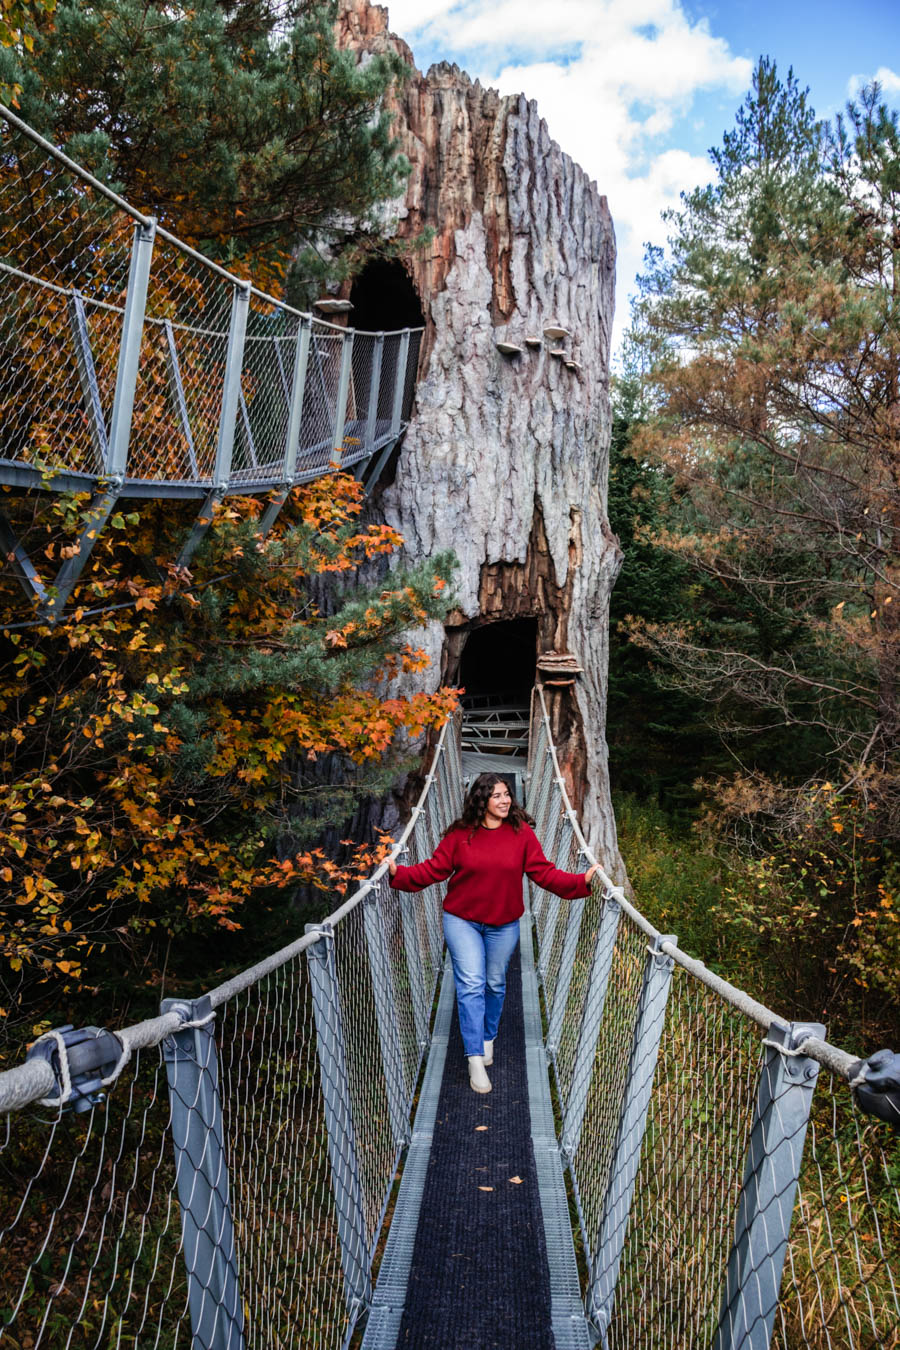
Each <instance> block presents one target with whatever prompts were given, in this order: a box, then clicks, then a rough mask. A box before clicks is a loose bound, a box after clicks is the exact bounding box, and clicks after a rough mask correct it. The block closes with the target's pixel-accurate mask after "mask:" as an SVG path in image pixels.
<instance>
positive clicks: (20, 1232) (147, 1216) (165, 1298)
mask: <svg viewBox="0 0 900 1350" xmlns="http://www.w3.org/2000/svg"><path fill="white" fill-rule="evenodd" d="M170 1123H171V1121H170V1108H169V1094H168V1090H167V1082H166V1069H165V1065H164V1063H163V1061H162V1056H161V1054H160V1051H159V1050H158V1049H154V1050H149V1051H146V1052H143V1053H140V1052H139V1053H138V1055H137V1056H136V1057H135V1060H134V1061H133V1062H132V1064H131V1065H130V1066H129V1068H128V1070H127V1071H126V1072H125V1073H124V1074H123V1075H122V1076H121V1078H120V1079H119V1082H118V1083H117V1085H116V1090H115V1092H114V1093H113V1094H112V1095H111V1096H110V1098H109V1099H108V1100H107V1101H106V1102H104V1103H102V1104H100V1105H98V1106H95V1107H94V1109H93V1110H91V1111H89V1112H87V1113H84V1114H80V1115H72V1114H70V1113H66V1112H63V1113H60V1112H59V1111H58V1110H54V1109H52V1108H43V1109H42V1108H40V1107H36V1108H33V1110H32V1111H28V1112H19V1113H16V1114H14V1115H9V1116H7V1117H6V1119H5V1120H4V1122H3V1125H2V1126H0V1132H2V1133H0V1140H2V1147H0V1192H2V1193H0V1200H2V1207H0V1213H2V1214H3V1229H2V1232H0V1251H2V1267H3V1273H4V1279H3V1292H2V1295H0V1297H2V1316H0V1345H3V1346H6V1345H8V1346H10V1347H16V1350H18V1347H20V1346H21V1347H38V1346H42V1347H48V1350H61V1347H66V1348H68V1347H69V1346H78V1347H82V1346H92V1347H100V1346H104V1347H105V1346H107V1345H109V1344H116V1343H122V1342H124V1343H127V1344H138V1343H139V1344H141V1345H143V1346H148V1347H149V1346H163V1347H169V1346H176V1345H182V1346H189V1345H190V1339H191V1338H190V1320H189V1317H188V1296H187V1276H186V1272H185V1268H184V1262H183V1261H182V1258H181V1218H180V1214H179V1209H178V1201H177V1198H176V1195H175V1161H174V1157H173V1153H172V1145H171V1138H170V1134H169V1129H170ZM117 1336H118V1337H120V1338H121V1340H120V1341H117V1340H116V1338H117Z"/></svg>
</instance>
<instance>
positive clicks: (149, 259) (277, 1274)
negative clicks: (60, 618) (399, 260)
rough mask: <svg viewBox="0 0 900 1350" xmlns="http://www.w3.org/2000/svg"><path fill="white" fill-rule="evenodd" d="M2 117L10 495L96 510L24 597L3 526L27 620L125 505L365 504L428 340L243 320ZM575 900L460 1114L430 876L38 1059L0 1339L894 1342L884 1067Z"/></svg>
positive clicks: (637, 922)
mask: <svg viewBox="0 0 900 1350" xmlns="http://www.w3.org/2000/svg"><path fill="white" fill-rule="evenodd" d="M5 118H6V122H5V125H6V128H7V131H6V135H7V137H8V139H7V141H6V142H5V144H4V148H3V153H2V156H0V168H2V179H0V194H2V195H0V207H2V209H0V219H2V220H3V222H4V223H5V226H6V229H5V234H4V237H3V239H2V243H0V275H2V277H3V279H4V281H3V284H4V285H5V287H6V299H5V303H4V307H3V313H2V318H0V333H2V347H0V361H2V369H0V387H2V391H3V399H4V416H3V424H2V429H0V481H2V482H4V483H6V484H7V485H8V486H10V487H11V488H16V487H18V488H38V489H41V490H44V491H49V492H53V491H65V490H71V489H73V488H75V489H78V490H86V491H89V492H90V493H91V494H92V497H91V501H92V506H91V511H92V515H91V520H90V522H89V525H88V526H86V527H85V530H84V532H83V535H82V538H81V539H80V540H79V542H78V546H77V549H76V550H75V552H74V553H73V554H72V556H71V557H70V558H69V559H68V560H67V562H66V564H64V567H63V571H62V573H60V574H57V576H56V577H54V578H53V579H51V580H47V579H45V578H43V577H41V576H39V575H38V569H37V567H36V565H35V563H34V562H33V560H31V559H29V558H28V556H27V554H26V553H25V550H24V548H23V547H22V545H21V543H20V541H19V539H18V538H17V537H16V536H15V532H14V531H13V529H12V527H11V526H10V525H9V523H8V522H7V524H6V526H5V527H4V528H5V531H6V533H5V536H4V539H3V548H4V552H5V553H6V554H7V557H8V558H9V559H10V561H11V563H12V565H13V566H14V568H15V570H16V572H17V575H18V576H19V579H20V581H21V583H22V585H23V587H24V588H25V590H26V592H27V593H28V594H29V596H30V597H31V598H32V600H33V601H34V604H35V606H36V608H37V609H38V610H39V611H40V612H41V614H42V617H43V619H44V620H45V621H46V620H48V619H50V620H52V619H53V618H54V617H56V616H57V615H58V614H59V613H60V612H61V610H62V606H63V605H64V604H65V601H66V599H67V597H68V596H69V595H70V594H71V591H72V589H73V588H74V586H75V585H76V584H77V581H78V576H79V574H80V569H81V568H83V566H84V563H85V561H86V560H87V557H88V556H89V554H90V549H91V548H92V547H93V544H94V541H95V538H96V534H97V533H98V532H99V531H100V530H101V529H102V528H103V527H104V526H105V525H106V523H107V521H108V520H109V518H110V516H111V514H112V512H113V509H114V506H115V502H116V501H117V500H118V498H119V496H123V495H128V494H131V495H134V496H145V497H146V496H151V497H152V496H173V497H177V496H182V497H187V498H195V499H196V500H197V502H198V515H197V518H196V520H195V522H194V525H193V526H192V528H191V530H190V532H189V534H188V535H187V536H186V538H185V543H184V549H183V557H184V558H185V559H187V560H189V558H190V555H191V552H192V550H193V549H194V548H196V546H197V544H198V543H199V540H200V538H202V532H203V531H204V530H205V528H207V526H208V522H209V517H210V514H211V509H212V507H214V505H215V502H216V500H220V499H221V498H223V497H224V495H225V494H226V493H228V492H245V493H246V492H256V493H265V494H267V495H269V501H268V504H267V507H266V511H265V513H264V516H263V525H264V527H265V525H266V524H267V523H268V524H271V521H272V520H273V519H274V513H276V512H277V510H278V509H280V504H281V502H282V501H283V499H284V496H285V494H286V493H287V491H289V490H290V487H291V486H293V485H294V484H295V483H297V482H300V481H303V479H304V478H305V477H312V476H314V475H316V474H320V473H323V472H325V471H326V470H327V469H328V468H329V466H330V465H332V464H333V463H334V461H335V459H336V458H337V459H338V460H339V462H340V463H341V464H342V466H343V467H348V466H350V467H353V468H354V470H355V471H357V472H358V473H359V474H360V476H362V477H364V479H365V481H366V482H372V481H374V479H375V477H377V475H378V473H380V472H381V467H382V466H383V463H384V459H385V457H386V454H388V453H389V452H390V448H391V447H392V446H393V444H395V443H396V440H397V438H398V436H399V435H400V433H401V431H402V429H403V425H404V420H405V419H406V418H408V416H409V407H410V404H411V399H412V393H413V389H414V378H415V369H416V351H417V346H418V337H419V335H418V333H413V332H410V331H405V332H403V333H400V334H360V333H353V332H352V331H351V330H345V329H340V328H337V327H332V326H330V325H328V324H325V323H322V322H320V321H319V320H316V319H314V318H313V317H312V316H311V315H308V314H303V313H301V312H299V311H295V310H292V309H290V307H288V306H285V305H283V304H281V303H280V302H278V301H277V300H274V299H272V298H271V297H269V296H266V295H263V294H262V293H261V292H259V291H256V290H255V289H254V288H253V287H251V286H249V285H248V284H246V283H245V282H243V281H241V280H239V279H238V278H235V277H233V276H231V275H230V274H229V273H227V272H226V271H224V270H223V269H221V268H218V267H216V266H214V265H213V264H211V263H209V262H208V260H206V259H204V258H202V256H201V255H199V254H198V253H196V252H195V251H194V250H192V249H189V248H187V247H186V246H184V245H183V244H180V243H179V242H178V241H177V240H175V239H174V237H173V236H170V235H168V234H167V233H166V232H165V231H162V230H160V229H158V228H157V227H156V224H155V222H153V221H152V220H150V218H148V217H146V216H143V215H142V214H141V213H138V212H135V211H134V210H133V209H132V208H131V207H130V206H129V205H128V204H127V203H125V202H123V201H122V200H121V199H119V198H117V197H116V196H115V194H112V193H110V192H109V190H108V189H107V188H105V187H104V186H103V185H102V184H99V183H97V182H96V180H93V179H91V178H90V176H89V175H85V174H83V173H82V171H81V170H79V169H78V168H77V166H75V165H73V164H72V163H71V161H69V160H67V159H66V158H65V156H62V155H60V153H59V152H58V151H57V150H55V149H54V148H53V147H49V146H48V145H47V144H46V143H45V142H43V141H41V139H40V138H39V137H36V136H35V135H34V134H33V133H31V132H30V131H29V130H28V129H27V128H24V127H23V124H21V123H20V122H19V120H18V119H17V118H15V117H14V116H13V115H12V114H5ZM35 202H37V203H39V205H40V206H41V211H40V213H39V216H40V218H39V219H36V218H35V217H34V215H33V207H34V203H35ZM38 389H39V390H40V393H41V397H40V399H38V400H35V399H34V397H33V395H34V392H35V390H38ZM35 407H39V408H40V409H41V414H40V420H39V419H38V417H37V415H36V414H35V413H34V412H32V411H29V410H30V409H33V408H35ZM48 409H49V411H47V410H48ZM69 564H71V566H70V565H69ZM513 711H514V714H515V715H514V716H513V715H511V714H510V712H509V710H508V709H500V710H499V711H498V710H497V709H496V708H494V709H492V708H491V707H490V705H489V704H488V705H486V706H485V707H484V708H480V709H479V708H477V707H474V708H472V709H470V710H469V713H468V721H467V729H466V736H467V738H468V740H469V742H471V744H472V745H473V747H474V749H475V750H476V751H477V750H478V749H479V748H481V749H484V743H485V742H487V743H488V744H489V746H490V748H491V749H496V748H497V747H496V746H494V745H493V744H492V742H493V741H494V740H496V739H497V738H498V737H500V738H501V739H502V740H503V742H504V744H503V745H501V746H500V747H499V748H500V750H501V751H502V750H504V749H507V748H509V747H508V745H507V744H506V743H507V742H510V743H511V744H514V747H515V748H526V747H527V770H526V772H525V774H524V777H525V780H526V784H527V806H528V809H529V811H530V812H531V813H532V814H533V815H534V817H535V819H536V822H537V825H536V828H537V833H538V836H539V838H540V839H541V842H542V844H543V847H544V850H545V852H546V854H547V856H548V857H550V858H551V859H553V860H554V861H555V863H556V865H557V866H559V867H562V868H564V869H566V870H570V871H573V870H583V869H584V868H585V867H586V866H587V865H589V864H591V863H593V862H594V861H595V857H594V854H593V852H592V850H591V848H590V845H589V843H588V841H587V840H586V839H585V838H584V836H583V834H582V832H581V829H580V826H579V822H578V818H577V815H576V813H575V811H574V810H573V808H572V805H571V802H570V800H569V796H568V793H567V789H566V784H565V779H564V776H563V774H562V772H561V771H560V765H559V761H558V758H557V754H556V748H555V746H554V744H553V740H552V734H551V725H550V719H549V716H548V712H547V706H546V704H545V701H544V694H543V690H542V688H541V687H540V685H539V686H538V687H537V688H536V690H535V693H534V697H533V703H532V710H531V714H530V716H528V717H525V716H523V715H521V710H519V709H518V708H516V709H514V710H513ZM462 746H463V734H462V726H461V719H460V718H459V717H457V718H455V719H453V720H451V721H450V722H448V723H447V725H445V727H444V728H443V731H442V732H441V735H440V738H439V740H438V743H437V745H436V747H435V749H434V752H433V754H432V755H431V757H430V763H429V765H428V766H427V767H428V773H427V777H426V779H425V784H424V788H423V790H422V794H421V796H420V798H419V801H418V803H417V805H416V806H415V808H414V809H413V811H412V813H411V817H410V819H409V821H408V823H407V824H406V826H405V828H404V830H403V832H402V834H401V835H400V837H399V839H398V840H397V842H396V844H395V846H394V849H393V853H392V856H393V857H395V858H399V859H401V860H402V861H404V862H414V861H417V860H420V859H422V858H425V857H427V856H429V855H430V853H431V852H432V851H433V849H434V847H435V845H436V844H437V841H438V839H439V838H440V836H441V833H442V831H443V830H444V829H445V828H446V826H447V824H448V823H449V822H450V821H451V820H452V819H453V818H454V817H455V816H456V815H457V814H458V812H459V808H460V805H461V802H462V794H463V789H464V780H465V769H464V760H463V749H462ZM600 877H601V878H602V880H601V883H600V884H599V885H597V886H595V889H594V892H593V894H592V895H591V896H590V898H588V899H585V900H576V901H572V902H562V901H560V900H558V899H556V898H555V897H550V896H548V895H546V894H544V893H542V892H540V891H538V890H536V889H534V888H533V887H532V885H531V883H528V885H527V886H526V894H525V906H526V908H525V915H524V917H523V919H522V922H521V938H522V941H521V958H520V963H519V965H518V966H517V967H516V968H515V970H514V971H513V972H512V974H511V986H512V987H511V989H510V995H509V1004H508V1007H507V1010H506V1013H505V1015H504V1016H505V1022H504V1026H503V1028H502V1031H501V1035H500V1037H499V1038H498V1042H497V1062H496V1066H495V1068H494V1069H492V1075H493V1076H494V1079H495V1091H494V1093H492V1094H491V1097H490V1098H487V1099H485V1098H480V1097H479V1098H476V1097H475V1094H472V1093H471V1092H469V1090H468V1087H467V1084H466V1080H465V1072H464V1068H463V1065H464V1060H463V1057H462V1054H461V1047H460V1045H459V1043H458V1030H457V1028H456V1027H455V1024H454V1019H453V987H452V977H451V976H450V974H449V970H448V966H447V962H446V960H445V957H444V953H443V943H442V931H441V905H442V887H441V886H436V887H432V888H430V889H429V890H427V891H425V892H424V893H422V895H415V896H413V895H408V894H401V893H399V892H396V891H394V890H392V888H391V887H390V885H389V884H388V865H387V862H385V863H382V864H381V866H379V867H378V868H377V869H375V870H374V872H373V873H372V875H371V876H370V877H369V878H368V879H367V880H366V881H365V883H364V884H363V885H362V886H361V887H360V888H359V889H358V890H357V891H356V893H355V894H354V895H352V896H351V897H350V898H348V899H347V900H346V901H345V902H344V903H342V904H341V905H340V906H339V908H337V909H336V910H335V911H334V912H333V913H332V914H331V915H329V917H328V918H327V919H326V920H324V921H323V922H321V923H318V924H314V925H311V926H310V927H309V928H308V931H307V932H306V933H305V934H304V935H303V936H302V937H300V938H298V940H297V941H295V942H294V943H292V944H291V945H289V946H288V947H285V948H284V949H283V950H281V951H279V952H277V953H275V954H273V955H272V956H271V957H270V958H269V959H267V960H265V961H262V962H260V963H258V964H257V965H255V966H253V967H252V968H250V969H248V970H246V971H244V972H243V973H242V974H240V975H238V976H236V977H235V978H233V979H231V980H229V981H228V982H227V983H225V984H223V985H221V986H219V987H218V988H215V989H211V990H209V991H208V992H206V993H204V994H203V995H202V996H200V997H195V998H190V999H188V998H178V997H173V998H167V999H165V1000H164V1001H163V1003H162V1005H161V1008H160V1013H159V1016H157V1017H155V1018H152V1019H150V1020H148V1021H145V1022H141V1023H139V1024H137V1025H134V1026H129V1027H125V1028H119V1029H115V1030H107V1029H102V1028H95V1027H87V1028H78V1029H76V1028H72V1027H68V1026H62V1027H59V1028H57V1029H55V1030H53V1031H51V1032H49V1033H48V1034H46V1035H44V1036H42V1037H40V1038H39V1039H38V1040H37V1041H36V1042H35V1044H34V1045H33V1046H32V1048H31V1050H30V1051H29V1053H28V1057H27V1059H26V1061H25V1062H24V1063H22V1064H21V1065H19V1066H17V1067H15V1068H12V1069H10V1070H8V1071H6V1072H5V1073H3V1074H0V1111H2V1112H3V1113H4V1115H3V1125H2V1127H0V1252H2V1262H3V1266H2V1268H3V1273H4V1280H3V1294H2V1304H0V1306H2V1318H0V1347H5V1346H9V1347H10V1348H11V1350H12V1348H13V1347H15V1350H36V1348H37V1347H47V1348H48V1350H57V1347H66V1348H67V1350H68V1347H75V1346H78V1347H81V1346H91V1347H96V1350H100V1347H110V1346H116V1347H119V1346H136V1347H146V1348H148V1350H149V1347H160V1348H165V1350H168V1348H169V1347H175V1346H179V1345H182V1346H187V1345H190V1346H193V1347H195V1348H196V1350H244V1348H245V1347H250V1346H254V1347H260V1348H261V1347H285V1348H287V1347H322V1350H331V1348H332V1347H333V1348H334V1350H343V1347H350V1346H361V1347H364V1350H387V1347H392V1346H395V1345H404V1346H422V1347H425V1346H438V1345H440V1346H443V1347H448V1348H449V1347H458V1350H463V1348H465V1350H468V1348H469V1347H471V1348H472V1350H481V1347H487V1346H500V1347H512V1346H516V1347H517V1350H523V1348H524V1350H527V1348H529V1347H535V1350H537V1347H540V1348H541V1350H544V1347H547V1350H549V1347H552V1346H555V1347H557V1350H568V1348H569V1347H572V1348H573V1350H575V1348H578V1350H581V1348H582V1347H585V1348H586V1347H589V1346H593V1345H598V1344H599V1345H602V1346H603V1347H605V1350H613V1348H614V1347H615V1348H618V1350H625V1348H626V1347H627V1348H628V1350H638V1348H640V1347H646V1348H647V1350H656V1348H657V1347H672V1348H673V1350H674V1348H675V1347H678V1350H689V1348H690V1350H694V1347H710V1350H737V1348H738V1347H742V1348H746V1350H763V1347H768V1346H770V1345H772V1346H778V1347H782V1348H783V1350H794V1348H795V1347H812V1348H814V1350H820V1348H821V1347H854V1348H856V1347H859V1348H860V1350H862V1348H863V1347H866V1348H868V1350H874V1348H875V1347H897V1346H900V1288H898V1284H900V1269H898V1258H897V1251H898V1250H900V1241H898V1239H900V1193H898V1186H900V1149H898V1134H897V1132H896V1128H895V1127H896V1124H897V1123H898V1122H900V1072H898V1057H897V1056H892V1055H891V1054H890V1052H880V1053H878V1054H876V1055H873V1056H870V1057H868V1058H863V1057H860V1055H858V1054H853V1053H849V1052H847V1051H846V1050H843V1049H841V1048H839V1047H837V1046H835V1045H832V1044H830V1043H829V1042H828V1041H827V1039H826V1035H827V1032H826V1028H825V1027H823V1026H821V1025H818V1024H810V1023H799V1022H792V1021H790V1020H789V1019H787V1018H785V1017H784V1016H782V1015H781V1014H780V1013H778V1012H776V1011H772V1010H770V1009H768V1008H766V1007H764V1006H763V1005H762V1004H761V1003H759V1002H758V1001H757V1000H755V999H754V998H753V997H752V996H750V995H749V994H747V993H746V992H744V991H742V990H740V989H738V988H736V987H735V986H733V985H731V984H729V983H727V982H726V981H724V980H722V979H721V978H719V977H718V976H716V975H715V974H714V973H713V972H711V971H710V970H708V969H707V968H706V967H705V966H704V965H703V964H702V963H700V962H699V961H697V960H695V959H693V958H692V957H691V956H690V955H688V954H686V953H684V952H682V950H681V949H680V947H679V946H678V941H677V937H676V936H675V935H673V934H664V933H660V932H658V931H657V929H656V928H655V927H654V926H653V924H651V923H650V922H649V921H648V920H647V919H646V917H645V916H644V915H643V914H642V913H641V911H640V910H639V909H638V908H636V907H635V906H634V905H633V904H632V903H631V902H630V900H629V899H628V898H627V897H626V895H625V894H624V892H623V890H622V889H621V888H620V887H617V886H615V885H614V884H613V881H612V879H611V878H610V877H609V876H608V875H606V873H605V872H603V871H602V869H601V872H600Z"/></svg>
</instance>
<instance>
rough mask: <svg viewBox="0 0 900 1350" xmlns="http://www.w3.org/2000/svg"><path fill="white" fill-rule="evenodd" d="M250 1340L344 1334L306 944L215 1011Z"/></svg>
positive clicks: (333, 1338) (336, 1340)
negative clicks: (217, 1015) (257, 981)
mask: <svg viewBox="0 0 900 1350" xmlns="http://www.w3.org/2000/svg"><path fill="white" fill-rule="evenodd" d="M218 1020H219V1023H220V1025H219V1029H218V1033H217V1036H218V1040H219V1043H220V1045H221V1051H220V1054H221V1061H222V1109H223V1115H224V1127H225V1138H226V1140H227V1145H228V1162H229V1172H230V1176H231V1178H232V1206H233V1212H234V1222H235V1230H236V1245H237V1251H238V1254H239V1279H240V1287H241V1295H242V1298H243V1301H244V1306H245V1308H246V1326H245V1335H246V1343H247V1345H248V1346H253V1347H259V1348H260V1350H262V1347H269V1346H278V1345H290V1344H291V1343H292V1342H294V1338H295V1337H296V1338H297V1339H296V1342H295V1343H299V1344H303V1345H307V1344H308V1345H312V1344H316V1337H319V1338H320V1341H319V1343H321V1344H322V1345H329V1346H330V1345H340V1343H341V1341H342V1339H343V1333H344V1329H345V1326H346V1306H345V1303H344V1297H343V1288H342V1273H341V1258H340V1245H339V1242H338V1233H337V1223H336V1217H335V1205H334V1196H333V1192H332V1188H331V1177H330V1172H329V1164H328V1151H327V1138H326V1129H325V1117H324V1110H323V1104H322V1091H321V1080H320V1069H319V1062H318V1056H317V1054H316V1033H315V1026H314V1022H313V1015H312V1002H311V993H310V981H309V974H308V971H307V961H306V956H305V954H301V955H300V956H297V957H296V958H295V959H294V960H292V961H290V962H288V963H287V964H286V965H284V966H282V967H281V968H280V969H278V970H276V971H274V972H273V973H272V974H270V975H267V976H266V977H265V978H264V979H263V980H261V981H260V982H259V983H258V984H256V985H254V986H252V987H251V988H250V989H249V990H247V992H246V993H243V994H240V995H239V996H238V997H237V998H235V999H232V1000H231V1001H230V1002H229V1003H227V1004H226V1005H225V1006H224V1007H223V1008H222V1009H221V1011H220V1013H219V1019H218Z"/></svg>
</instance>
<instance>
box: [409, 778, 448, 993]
mask: <svg viewBox="0 0 900 1350" xmlns="http://www.w3.org/2000/svg"><path fill="white" fill-rule="evenodd" d="M432 790H433V789H432ZM447 823H448V824H449V823H450V822H449V821H448V822H447ZM413 839H414V840H415V843H416V854H417V856H418V857H419V858H420V859H421V858H427V857H428V855H429V854H430V853H431V851H432V850H431V842H430V840H429V838H428V821H427V808H426V807H423V808H422V809H421V810H420V811H419V812H418V814H417V816H416V821H415V824H414V825H413ZM422 898H423V903H424V905H425V927H426V928H427V929H428V945H429V948H430V949H431V962H432V965H433V966H434V968H435V970H440V967H441V953H442V952H443V950H444V928H443V923H442V920H441V913H442V909H443V901H442V900H438V898H437V897H436V896H435V891H434V890H432V888H431V887H429V888H428V889H427V890H426V891H425V893H424V895H423V897H422Z"/></svg>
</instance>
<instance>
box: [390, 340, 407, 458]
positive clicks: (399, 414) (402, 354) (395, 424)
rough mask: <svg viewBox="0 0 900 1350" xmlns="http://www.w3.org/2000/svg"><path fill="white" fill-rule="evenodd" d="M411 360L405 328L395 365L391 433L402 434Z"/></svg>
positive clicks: (393, 434)
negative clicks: (404, 396)
mask: <svg viewBox="0 0 900 1350" xmlns="http://www.w3.org/2000/svg"><path fill="white" fill-rule="evenodd" d="M408 360H409V329H408V328H404V330H403V332H402V333H401V334H400V349H399V351H398V352H397V364H396V366H395V367H394V379H395V381H396V384H395V385H394V398H393V403H392V405H391V435H392V436H398V435H399V434H400V423H401V421H402V420H403V394H404V392H405V390H406V363H407V361H408Z"/></svg>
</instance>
